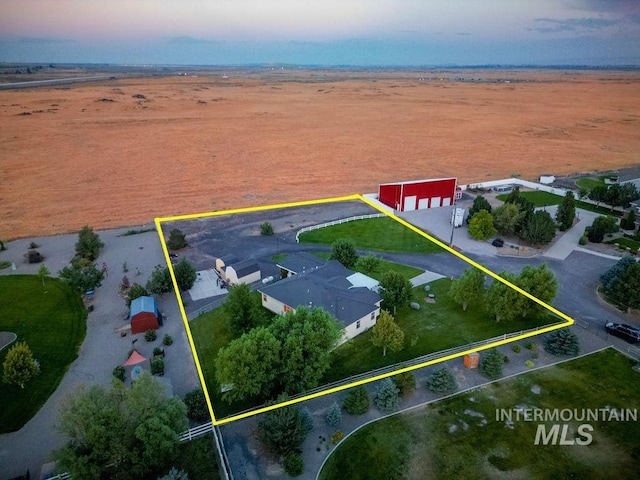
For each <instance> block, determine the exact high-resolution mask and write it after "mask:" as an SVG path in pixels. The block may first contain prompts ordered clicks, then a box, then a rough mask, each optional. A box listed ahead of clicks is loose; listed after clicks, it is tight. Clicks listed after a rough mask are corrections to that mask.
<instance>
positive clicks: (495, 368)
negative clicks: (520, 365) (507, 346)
mask: <svg viewBox="0 0 640 480" xmlns="http://www.w3.org/2000/svg"><path fill="white" fill-rule="evenodd" d="M503 367H504V355H502V354H501V353H500V352H499V351H498V349H497V348H495V347H494V348H491V349H489V350H486V351H485V353H484V355H483V356H482V360H481V361H480V373H482V374H483V375H484V376H485V377H488V378H490V379H491V380H495V379H496V378H499V377H500V376H502V369H503Z"/></svg>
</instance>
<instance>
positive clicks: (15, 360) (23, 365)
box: [2, 342, 40, 388]
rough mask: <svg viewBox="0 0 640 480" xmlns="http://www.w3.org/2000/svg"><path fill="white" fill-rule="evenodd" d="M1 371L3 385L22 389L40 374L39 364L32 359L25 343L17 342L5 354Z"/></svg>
mask: <svg viewBox="0 0 640 480" xmlns="http://www.w3.org/2000/svg"><path fill="white" fill-rule="evenodd" d="M2 369H3V373H2V381H3V382H4V383H7V384H9V385H18V386H19V387H20V388H24V386H25V385H26V384H27V383H28V382H29V380H31V379H32V378H33V377H35V376H36V375H38V373H40V364H39V363H38V361H37V360H36V359H34V358H33V354H32V353H31V349H30V348H29V346H28V345H27V344H26V343H25V342H18V343H16V344H15V345H14V346H13V347H11V349H9V351H8V352H7V356H6V357H5V359H4V363H3V364H2Z"/></svg>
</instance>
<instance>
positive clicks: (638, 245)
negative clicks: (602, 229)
mask: <svg viewBox="0 0 640 480" xmlns="http://www.w3.org/2000/svg"><path fill="white" fill-rule="evenodd" d="M604 243H608V244H611V245H613V244H614V243H617V244H619V245H620V247H621V248H626V247H629V248H630V249H631V253H633V254H634V255H635V254H636V253H637V252H638V249H640V242H638V241H636V240H633V239H631V238H627V237H619V238H614V239H613V240H607V241H606V242H604Z"/></svg>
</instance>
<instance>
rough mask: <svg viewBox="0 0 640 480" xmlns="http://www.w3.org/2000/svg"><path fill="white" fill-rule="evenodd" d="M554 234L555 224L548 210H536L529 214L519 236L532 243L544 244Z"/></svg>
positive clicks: (551, 238)
mask: <svg viewBox="0 0 640 480" xmlns="http://www.w3.org/2000/svg"><path fill="white" fill-rule="evenodd" d="M555 235H556V224H555V222H554V221H553V218H551V215H549V212H546V211H544V210H538V211H536V212H533V214H532V215H530V216H529V220H527V223H526V224H525V226H524V228H523V229H522V234H521V237H522V239H523V240H524V241H525V242H529V243H532V244H534V245H546V244H547V243H549V242H550V241H551V240H553V237H555Z"/></svg>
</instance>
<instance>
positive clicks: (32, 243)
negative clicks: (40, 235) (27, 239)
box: [29, 242, 40, 250]
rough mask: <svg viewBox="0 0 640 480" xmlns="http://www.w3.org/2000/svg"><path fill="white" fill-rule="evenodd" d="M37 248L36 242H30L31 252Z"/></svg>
mask: <svg viewBox="0 0 640 480" xmlns="http://www.w3.org/2000/svg"><path fill="white" fill-rule="evenodd" d="M38 247H40V245H38V244H37V243H36V242H31V243H30V244H29V248H30V249H32V250H33V249H35V248H38Z"/></svg>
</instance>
